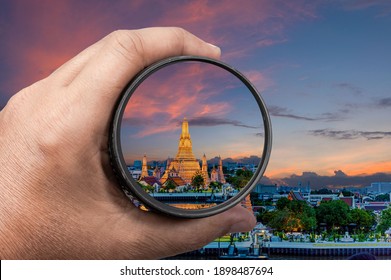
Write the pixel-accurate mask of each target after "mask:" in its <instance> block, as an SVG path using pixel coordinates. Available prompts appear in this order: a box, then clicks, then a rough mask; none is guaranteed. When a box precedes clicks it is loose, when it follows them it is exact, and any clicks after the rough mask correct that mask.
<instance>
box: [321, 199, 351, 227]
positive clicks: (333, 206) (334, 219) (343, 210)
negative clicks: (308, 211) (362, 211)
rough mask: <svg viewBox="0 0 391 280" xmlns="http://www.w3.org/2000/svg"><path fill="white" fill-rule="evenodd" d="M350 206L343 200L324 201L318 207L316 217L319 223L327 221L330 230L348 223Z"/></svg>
mask: <svg viewBox="0 0 391 280" xmlns="http://www.w3.org/2000/svg"><path fill="white" fill-rule="evenodd" d="M348 213H349V206H348V205H347V204H346V203H345V202H343V201H342V200H331V201H325V202H322V203H321V204H320V205H319V207H317V208H316V218H317V221H318V222H319V223H326V226H327V228H328V229H329V230H332V229H334V228H335V227H343V226H346V225H348Z"/></svg>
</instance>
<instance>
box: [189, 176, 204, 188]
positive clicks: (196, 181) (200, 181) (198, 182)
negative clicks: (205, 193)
mask: <svg viewBox="0 0 391 280" xmlns="http://www.w3.org/2000/svg"><path fill="white" fill-rule="evenodd" d="M191 185H192V186H193V187H194V188H196V189H197V190H198V189H199V188H201V187H203V186H204V185H205V179H204V177H203V176H202V174H201V173H200V172H196V173H195V174H194V176H193V178H191Z"/></svg>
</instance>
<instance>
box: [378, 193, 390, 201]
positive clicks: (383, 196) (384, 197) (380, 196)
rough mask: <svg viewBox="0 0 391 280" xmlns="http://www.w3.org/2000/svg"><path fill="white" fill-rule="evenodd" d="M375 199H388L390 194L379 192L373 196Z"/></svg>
mask: <svg viewBox="0 0 391 280" xmlns="http://www.w3.org/2000/svg"><path fill="white" fill-rule="evenodd" d="M375 201H390V194H388V193H387V194H379V195H377V196H376V197H375Z"/></svg>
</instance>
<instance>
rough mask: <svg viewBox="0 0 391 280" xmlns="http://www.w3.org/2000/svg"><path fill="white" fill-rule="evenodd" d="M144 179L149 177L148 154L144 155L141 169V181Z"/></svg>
mask: <svg viewBox="0 0 391 280" xmlns="http://www.w3.org/2000/svg"><path fill="white" fill-rule="evenodd" d="M144 177H148V164H147V155H146V154H144V157H143V166H142V169H141V176H140V179H142V178H144Z"/></svg>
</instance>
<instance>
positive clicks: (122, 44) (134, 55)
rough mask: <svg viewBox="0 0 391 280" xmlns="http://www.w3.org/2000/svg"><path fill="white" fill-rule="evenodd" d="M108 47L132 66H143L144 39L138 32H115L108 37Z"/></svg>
mask: <svg viewBox="0 0 391 280" xmlns="http://www.w3.org/2000/svg"><path fill="white" fill-rule="evenodd" d="M109 47H110V48H111V49H112V51H114V52H115V53H116V54H119V55H120V56H121V57H122V58H124V59H125V60H127V61H129V62H131V63H132V64H135V63H136V64H140V65H139V66H141V67H144V66H145V59H144V50H145V48H144V39H143V37H142V36H141V34H140V33H139V32H138V31H131V30H117V31H114V32H112V33H111V34H110V35H109Z"/></svg>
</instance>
